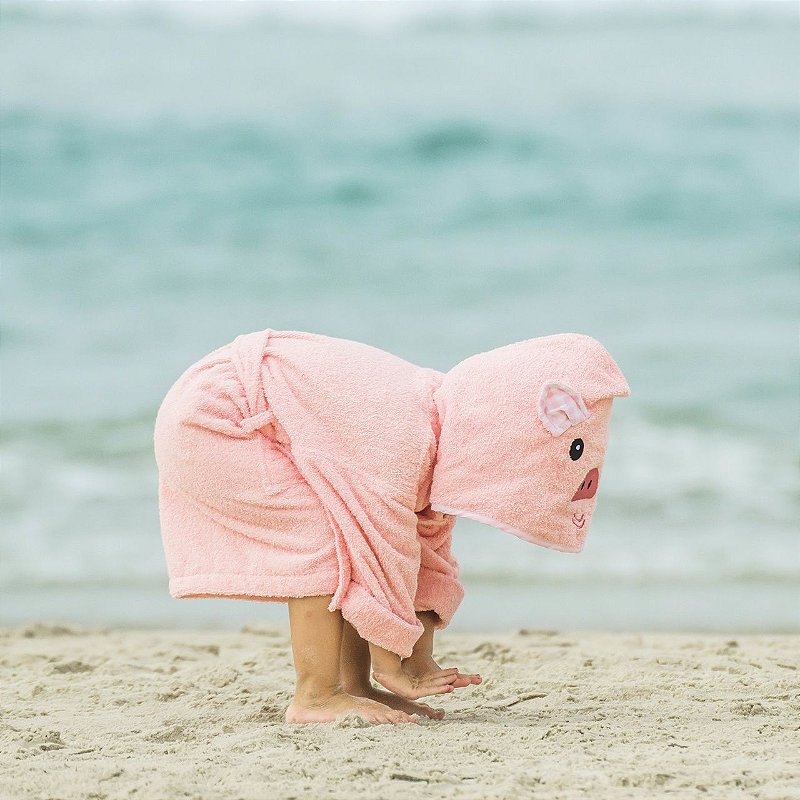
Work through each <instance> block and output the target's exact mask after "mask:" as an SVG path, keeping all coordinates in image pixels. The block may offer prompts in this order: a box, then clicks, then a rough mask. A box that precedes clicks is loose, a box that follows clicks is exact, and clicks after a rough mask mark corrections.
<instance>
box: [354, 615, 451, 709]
mask: <svg viewBox="0 0 800 800" xmlns="http://www.w3.org/2000/svg"><path fill="white" fill-rule="evenodd" d="M343 628H344V630H343V631H342V656H341V685H342V688H343V689H344V691H345V692H347V693H348V694H351V695H354V696H355V697H368V698H370V699H371V700H377V701H378V702H379V703H384V704H385V705H387V706H389V707H391V708H396V709H398V710H399V711H405V712H406V713H407V714H420V715H422V716H426V717H430V718H431V719H441V718H442V717H443V716H444V711H442V710H441V709H439V708H431V707H430V706H429V705H428V704H427V703H416V702H414V701H413V700H406V699H405V698H403V697H398V696H397V695H396V694H392V693H391V692H385V691H383V690H382V689H377V688H375V687H374V686H373V685H372V683H371V682H370V679H369V672H370V656H369V643H368V642H366V641H365V640H364V639H362V638H361V637H360V636H359V635H358V633H357V632H356V629H355V628H354V627H353V626H352V625H351V624H350V623H349V622H346V621H345V622H344V625H343Z"/></svg>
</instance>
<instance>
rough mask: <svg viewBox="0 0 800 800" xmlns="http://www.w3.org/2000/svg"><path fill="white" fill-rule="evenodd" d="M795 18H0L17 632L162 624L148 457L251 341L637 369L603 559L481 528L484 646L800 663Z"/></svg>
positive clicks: (478, 590) (134, 7)
mask: <svg viewBox="0 0 800 800" xmlns="http://www.w3.org/2000/svg"><path fill="white" fill-rule="evenodd" d="M795 17H796V13H795V9H794V6H793V5H792V4H789V3H780V4H772V3H755V4H746V3H735V4H727V5H726V4H710V5H705V4H684V3H680V4H666V5H659V6H658V7H656V8H654V7H649V6H648V7H643V6H621V5H612V4H601V5H594V6H585V5H584V6H576V5H572V4H570V3H561V4H556V5H551V4H546V5H517V4H515V3H503V4H491V5H483V4H475V5H472V6H460V5H456V4H446V5H442V6H428V5H426V4H416V3H415V4H406V5H399V4H389V5H388V6H378V5H371V4H367V5H360V6H358V7H353V6H349V5H347V4H340V3H337V4H331V5H328V6H315V5H313V4H303V5H300V6H298V5H297V4H267V5H260V4H232V3H229V4H224V5H221V6H220V5H217V4H203V5H202V6H201V5H197V4H192V5H184V4H180V3H171V4H162V5H158V6H151V5H149V4H86V5H83V4H73V3H58V4H39V3H31V4H24V5H15V4H9V3H6V4H4V11H3V24H2V28H0V36H2V48H0V75H2V78H0V80H1V81H2V96H3V102H2V112H1V116H0V133H1V134H2V143H1V144H2V173H1V174H0V202H1V203H2V215H0V236H2V257H3V288H4V299H5V304H4V315H3V328H2V341H3V345H2V377H3V395H2V403H3V423H4V426H3V427H4V433H3V482H2V498H0V499H1V500H2V512H0V513H2V519H1V520H0V521H1V522H2V530H1V531H0V581H1V582H2V587H3V602H2V604H1V605H0V623H1V622H17V621H22V620H27V619H31V618H35V617H47V618H52V619H69V620H73V621H79V622H80V621H85V622H101V623H115V622H121V623H125V624H151V623H158V624H162V623H163V624H187V625H188V624H192V625H203V624H231V623H232V622H236V621H240V620H243V619H248V620H249V619H252V618H263V617H267V618H281V619H282V618H283V616H282V615H283V614H284V613H285V612H284V610H283V607H278V606H265V605H262V604H251V603H241V602H233V601H192V602H188V601H182V602H179V601H176V600H172V599H170V598H169V597H168V594H167V589H166V572H165V566H164V562H163V553H162V551H161V544H160V539H159V531H158V517H157V505H156V494H155V491H156V472H155V464H154V462H153V457H152V451H151V435H152V424H153V418H154V415H155V411H156V409H157V407H158V404H159V402H160V400H161V398H162V397H163V395H164V393H165V392H166V390H167V389H168V388H169V386H170V385H171V383H172V382H173V381H174V379H175V378H176V377H177V375H178V374H180V373H181V372H182V371H183V369H184V368H185V367H186V366H187V365H188V364H190V363H191V362H193V361H194V360H196V359H197V358H199V357H200V356H202V355H203V354H205V353H206V352H208V351H210V350H212V349H214V348H215V347H217V346H219V345H220V344H223V343H225V342H227V341H229V340H231V339H232V338H234V337H235V336H236V335H237V334H239V333H243V332H247V331H251V330H259V329H262V328H265V327H271V328H279V329H280V328H284V329H301V330H310V331H315V332H320V333H327V334H329V335H334V336H344V337H347V338H353V339H358V340H361V341H366V342H369V343H371V344H374V345H376V346H379V347H383V348H385V349H387V350H390V351H392V352H395V353H397V354H398V355H401V356H403V357H405V358H407V359H409V360H411V361H414V362H416V363H419V364H423V365H426V366H432V367H436V368H438V369H447V368H448V367H449V366H451V365H452V364H454V363H456V362H457V361H459V360H460V359H461V358H463V357H465V356H467V355H469V354H471V353H474V352H478V351H480V350H486V349H489V348H491V347H495V346H499V345H502V344H505V343H508V342H511V341H517V340H519V339H523V338H528V337H531V336H539V335H546V334H550V333H555V332H561V331H577V332H582V333H588V334H590V335H593V336H595V337H596V338H598V339H599V340H600V341H601V342H603V344H605V345H606V347H608V349H609V350H610V351H611V353H612V354H613V355H614V357H615V358H616V360H617V362H618V363H619V364H620V366H621V367H622V369H623V371H624V372H625V375H626V377H627V379H628V382H629V384H630V386H631V389H632V392H633V394H632V396H631V397H630V398H626V399H623V400H620V401H619V402H618V403H616V404H615V409H614V419H613V422H612V435H611V443H610V448H609V453H608V457H607V459H606V465H605V470H604V481H603V487H602V489H601V493H600V495H599V503H598V508H597V512H596V514H595V517H594V521H593V525H592V531H591V533H590V536H589V540H588V543H587V546H586V549H585V550H584V552H583V553H582V554H580V555H579V556H570V555H565V554H560V553H553V552H549V551H545V550H543V549H540V548H536V547H533V546H531V545H527V544H526V543H524V542H519V541H517V540H514V539H513V537H510V536H508V535H506V534H503V533H501V532H498V531H494V530H492V529H490V528H485V527H483V526H480V525H477V524H473V523H470V522H468V521H461V522H459V524H458V528H457V531H456V541H455V552H456V555H457V557H458V558H459V560H460V562H461V565H462V576H463V578H464V583H465V585H466V588H467V600H466V601H465V605H464V607H463V608H462V610H461V611H460V612H459V614H458V616H457V620H456V623H455V624H456V625H458V626H459V627H464V628H470V627H473V628H487V627H508V626H512V625H526V626H528V627H548V626H559V627H564V626H567V627H609V628H625V627H636V628H703V629H734V628H739V629H743V628H746V629H752V630H799V629H800V603H798V602H797V599H798V596H799V595H800V591H799V589H800V536H799V535H798V523H797V519H798V511H799V510H800V481H798V458H797V456H798V449H797V448H798V421H799V420H800V414H798V411H799V409H798V397H799V396H800V391H799V390H800V386H799V385H798V384H800V369H798V366H799V363H798V325H797V322H798V313H797V311H798V300H799V299H800V285H799V284H800V281H798V265H797V220H798V210H799V209H798V205H800V204H799V203H798V191H797V132H798V110H797V104H796V98H797V90H798V79H797V76H798V69H797V68H798V66H800V65H798V60H799V59H798V49H797V48H796V41H797V29H796V19H795Z"/></svg>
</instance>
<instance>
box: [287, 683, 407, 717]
mask: <svg viewBox="0 0 800 800" xmlns="http://www.w3.org/2000/svg"><path fill="white" fill-rule="evenodd" d="M346 714H356V715H357V716H359V717H361V718H362V719H364V720H366V721H367V722H370V723H372V724H374V725H381V724H389V725H396V724H397V723H401V722H414V720H413V718H412V717H411V716H410V715H409V714H408V713H406V712H405V711H403V710H402V709H398V708H390V707H389V706H388V705H384V704H383V703H379V702H377V701H376V700H372V699H371V698H369V697H353V695H350V694H346V693H345V692H341V691H340V692H334V693H332V694H328V695H323V696H317V697H313V698H310V697H309V698H301V697H300V696H299V695H295V696H294V698H293V699H292V702H291V704H290V705H289V708H287V709H286V721H287V722H290V723H293V724H298V723H307V722H336V720H337V719H338V718H339V717H342V716H344V715H346Z"/></svg>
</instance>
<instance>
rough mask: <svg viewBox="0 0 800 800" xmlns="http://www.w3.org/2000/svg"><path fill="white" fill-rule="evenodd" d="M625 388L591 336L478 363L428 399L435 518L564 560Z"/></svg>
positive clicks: (460, 369) (588, 502) (589, 504)
mask: <svg viewBox="0 0 800 800" xmlns="http://www.w3.org/2000/svg"><path fill="white" fill-rule="evenodd" d="M629 394H630V388H629V387H628V384H627V382H626V380H625V378H624V376H623V374H622V372H621V371H620V369H619V367H618V366H617V364H616V363H615V362H614V360H613V359H612V358H611V355H610V354H609V353H608V351H607V350H606V349H605V348H604V347H603V345H601V344H600V342H598V341H597V340H596V339H593V338H592V337H591V336H586V335H584V334H578V333H564V334H555V335H553V336H542V337H538V338H534V339H527V340H525V341H522V342H517V343H514V344H510V345H506V346H504V347H500V348H497V349H495V350H490V351H488V352H485V353H479V354H477V355H474V356H471V357H470V358H467V359H465V360H464V361H462V362H461V363H460V364H457V365H456V366H455V367H453V369H451V370H450V371H449V372H448V373H447V374H446V376H445V378H444V380H443V381H442V383H441V385H440V387H439V388H438V389H437V390H436V392H435V393H434V400H435V402H436V406H437V409H438V412H439V417H440V420H441V433H440V436H439V447H438V452H437V463H436V469H435V470H434V474H433V481H432V485H431V507H432V508H433V509H434V510H438V511H442V512H446V513H448V514H455V515H457V516H462V517H469V518H471V519H475V520H478V521H479V522H483V523H486V524H488V525H492V526H494V527H496V528H499V529H501V530H505V531H508V532H509V533H513V534H514V535H516V536H519V537H520V538H522V539H525V540H527V541H530V542H534V543H536V544H540V545H544V546H545V547H550V548H554V549H556V550H564V551H567V552H578V551H579V550H581V549H582V548H583V545H584V542H585V540H586V534H587V533H588V530H589V525H590V522H591V519H592V515H593V513H594V509H595V505H596V502H597V486H598V482H599V480H600V472H601V470H602V466H603V460H604V457H605V452H606V446H607V442H608V424H609V420H610V416H611V403H612V399H613V398H614V397H624V396H627V395H629Z"/></svg>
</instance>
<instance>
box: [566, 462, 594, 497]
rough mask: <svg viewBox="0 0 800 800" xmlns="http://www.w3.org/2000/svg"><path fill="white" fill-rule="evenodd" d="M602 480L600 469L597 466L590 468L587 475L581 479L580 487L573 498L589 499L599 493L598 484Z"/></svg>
mask: <svg viewBox="0 0 800 800" xmlns="http://www.w3.org/2000/svg"><path fill="white" fill-rule="evenodd" d="M599 481H600V471H599V470H598V469H597V467H594V468H593V469H590V470H589V472H588V473H587V475H586V477H585V478H584V479H583V481H581V485H580V488H579V489H578V491H577V492H575V495H574V496H573V498H572V499H573V500H589V499H591V498H592V497H594V496H595V495H596V494H597V484H598V482H599Z"/></svg>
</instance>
